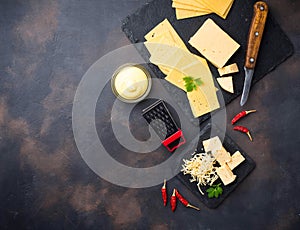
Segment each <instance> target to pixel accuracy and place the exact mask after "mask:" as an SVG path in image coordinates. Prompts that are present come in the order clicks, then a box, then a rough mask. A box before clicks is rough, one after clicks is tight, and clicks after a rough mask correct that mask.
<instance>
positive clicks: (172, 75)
mask: <svg viewBox="0 0 300 230" xmlns="http://www.w3.org/2000/svg"><path fill="white" fill-rule="evenodd" d="M184 77H185V75H184V74H183V73H182V72H180V71H179V70H177V69H172V70H171V71H170V72H169V74H168V75H167V76H166V77H165V80H167V81H168V82H170V83H172V84H173V85H175V86H177V87H178V88H180V89H182V90H183V91H186V88H185V86H184V85H185V82H184V80H183V78H184Z"/></svg>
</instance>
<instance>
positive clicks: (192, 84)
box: [183, 76, 203, 92]
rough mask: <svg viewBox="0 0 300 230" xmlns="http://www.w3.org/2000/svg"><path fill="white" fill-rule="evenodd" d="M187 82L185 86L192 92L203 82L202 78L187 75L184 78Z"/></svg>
mask: <svg viewBox="0 0 300 230" xmlns="http://www.w3.org/2000/svg"><path fill="white" fill-rule="evenodd" d="M183 80H184V82H185V84H184V86H185V88H186V91H187V92H192V91H193V90H196V89H197V86H200V85H202V84H203V82H202V81H201V79H200V78H196V79H194V78H193V77H190V76H186V77H184V78H183Z"/></svg>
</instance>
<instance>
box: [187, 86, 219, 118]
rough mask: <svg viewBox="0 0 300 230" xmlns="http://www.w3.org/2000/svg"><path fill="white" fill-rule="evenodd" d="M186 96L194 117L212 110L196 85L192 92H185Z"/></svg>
mask: <svg viewBox="0 0 300 230" xmlns="http://www.w3.org/2000/svg"><path fill="white" fill-rule="evenodd" d="M187 98H188V100H189V103H190V107H191V110H192V113H193V115H194V117H199V116H202V115H204V114H206V113H209V112H211V111H212V110H214V109H213V108H211V107H210V105H209V102H208V100H207V98H206V96H205V94H204V93H203V91H202V90H201V88H200V87H197V90H193V91H192V92H187Z"/></svg>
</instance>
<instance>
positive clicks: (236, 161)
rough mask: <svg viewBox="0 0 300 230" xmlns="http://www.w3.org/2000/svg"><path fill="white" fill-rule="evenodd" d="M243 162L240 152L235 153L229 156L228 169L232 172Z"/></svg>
mask: <svg viewBox="0 0 300 230" xmlns="http://www.w3.org/2000/svg"><path fill="white" fill-rule="evenodd" d="M244 160H245V158H244V156H243V155H242V154H241V153H240V151H236V152H235V153H234V154H232V156H231V160H230V161H229V162H227V164H228V167H229V168H230V169H231V170H233V169H234V168H236V167H237V166H238V165H240V164H241V163H242V162H243V161H244Z"/></svg>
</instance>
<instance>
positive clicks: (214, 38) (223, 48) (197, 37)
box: [189, 19, 240, 68]
mask: <svg viewBox="0 0 300 230" xmlns="http://www.w3.org/2000/svg"><path fill="white" fill-rule="evenodd" d="M189 43H190V44H191V45H192V46H193V47H195V48H196V49H197V50H198V51H199V52H200V53H201V54H202V55H203V56H204V57H206V58H207V59H208V60H209V61H210V62H211V63H212V64H213V65H215V66H216V67H217V68H221V67H223V66H224V65H225V64H226V62H227V61H228V60H229V58H230V57H231V56H232V55H233V54H234V53H235V52H236V50H237V49H238V48H239V47H240V45H239V44H238V43H237V42H236V41H234V40H233V39H232V38H231V37H230V36H229V35H228V34H227V33H225V32H224V31H223V30H222V29H221V28H220V27H219V26H218V25H217V24H216V23H215V22H214V21H213V20H212V19H207V20H206V21H205V22H204V24H203V25H202V26H201V27H200V28H199V30H198V31H197V32H196V33H195V34H194V35H193V36H192V37H191V38H190V40H189Z"/></svg>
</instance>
